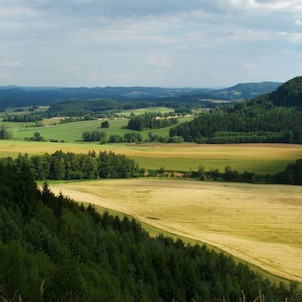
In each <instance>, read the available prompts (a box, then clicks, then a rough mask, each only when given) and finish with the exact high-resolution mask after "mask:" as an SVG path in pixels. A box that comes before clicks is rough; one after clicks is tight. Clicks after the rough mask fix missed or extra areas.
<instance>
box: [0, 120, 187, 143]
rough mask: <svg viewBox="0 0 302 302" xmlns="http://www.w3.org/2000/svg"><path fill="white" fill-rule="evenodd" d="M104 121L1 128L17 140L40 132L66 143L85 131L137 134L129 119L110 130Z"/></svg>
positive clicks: (162, 131)
mask: <svg viewBox="0 0 302 302" xmlns="http://www.w3.org/2000/svg"><path fill="white" fill-rule="evenodd" d="M191 119H193V117H184V118H180V119H179V121H180V122H185V121H189V120H191ZM102 121H103V120H102V119H98V120H91V121H80V122H72V123H65V124H59V123H57V122H58V120H57V119H54V123H57V124H51V120H49V119H47V121H46V124H47V125H45V126H42V127H35V124H34V123H12V122H0V126H1V125H4V126H5V127H7V128H8V129H9V130H11V131H12V132H13V137H14V138H15V139H17V140H23V139H24V138H26V137H33V135H34V133H35V132H39V133H40V135H41V136H43V137H44V138H45V139H47V140H50V139H56V140H58V141H65V142H69V143H72V142H80V141H81V140H82V133H83V132H85V131H103V132H105V133H106V134H107V137H109V136H110V135H113V134H117V135H120V136H123V135H124V134H125V133H127V132H136V131H133V130H129V129H127V128H126V127H127V124H128V119H126V118H121V119H110V120H109V125H110V127H109V128H101V123H102ZM169 129H170V127H167V128H161V129H152V130H144V131H140V132H139V133H140V134H141V135H142V136H143V138H144V139H145V138H147V137H148V133H149V132H152V133H154V134H157V135H159V136H168V135H169Z"/></svg>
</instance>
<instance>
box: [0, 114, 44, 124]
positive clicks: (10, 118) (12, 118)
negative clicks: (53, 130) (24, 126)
mask: <svg viewBox="0 0 302 302" xmlns="http://www.w3.org/2000/svg"><path fill="white" fill-rule="evenodd" d="M45 117H46V113H44V112H39V113H28V114H6V115H5V116H4V118H3V121H6V122H16V123H26V122H37V121H41V120H42V119H43V118H45Z"/></svg>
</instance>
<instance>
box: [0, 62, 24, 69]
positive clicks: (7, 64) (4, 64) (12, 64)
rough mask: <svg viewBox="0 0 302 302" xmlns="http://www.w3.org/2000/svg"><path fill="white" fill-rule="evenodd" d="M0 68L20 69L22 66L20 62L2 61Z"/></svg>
mask: <svg viewBox="0 0 302 302" xmlns="http://www.w3.org/2000/svg"><path fill="white" fill-rule="evenodd" d="M0 66H2V67H7V68H18V67H22V66H23V64H22V62H21V61H12V60H2V61H1V62H0Z"/></svg>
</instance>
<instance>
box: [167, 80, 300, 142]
mask: <svg viewBox="0 0 302 302" xmlns="http://www.w3.org/2000/svg"><path fill="white" fill-rule="evenodd" d="M301 100H302V77H297V78H294V79H292V80H290V81H288V82H286V83H284V84H283V85H281V86H280V87H279V88H278V89H277V90H276V91H275V92H272V93H270V94H265V95H261V96H259V97H257V98H254V99H252V100H250V101H248V102H247V101H245V102H241V103H238V104H236V105H234V106H232V107H228V108H227V107H225V108H221V109H215V110H211V111H210V112H209V113H204V114H201V115H200V116H199V117H197V118H195V119H194V120H193V121H191V122H186V123H182V124H180V125H178V126H176V127H173V128H172V129H170V136H174V135H177V136H182V137H183V138H184V140H185V141H186V142H197V143H214V144H221V143H272V142H273V143H297V144H301V143H302V101H301Z"/></svg>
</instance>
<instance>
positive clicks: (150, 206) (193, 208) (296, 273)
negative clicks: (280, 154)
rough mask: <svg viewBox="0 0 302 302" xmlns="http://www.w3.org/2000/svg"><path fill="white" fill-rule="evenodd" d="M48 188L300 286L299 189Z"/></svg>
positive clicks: (189, 184)
mask: <svg viewBox="0 0 302 302" xmlns="http://www.w3.org/2000/svg"><path fill="white" fill-rule="evenodd" d="M51 188H52V190H53V191H54V192H56V193H58V192H60V191H62V192H63V194H64V195H68V196H70V197H71V198H73V199H75V200H77V201H82V202H90V203H94V204H96V205H100V206H102V207H105V208H108V209H112V210H115V211H118V212H123V213H126V214H130V215H132V216H134V217H136V218H137V219H138V220H140V221H142V222H146V223H148V224H150V225H152V226H155V227H157V228H160V229H162V230H165V231H168V232H170V233H174V234H177V235H180V236H184V237H187V238H191V239H194V240H198V241H200V242H204V243H208V244H211V245H213V246H216V247H218V248H220V249H222V250H224V251H226V252H228V253H230V254H232V255H234V256H236V257H238V258H240V259H242V260H245V261H247V262H249V263H251V264H253V265H256V266H258V267H260V268H262V269H264V270H266V271H268V272H270V273H272V274H274V275H277V276H279V277H282V278H286V279H290V280H296V281H299V282H302V262H301V259H302V221H301V217H302V187H301V186H284V185H251V184H231V183H211V182H198V181H183V180H154V179H131V180H98V181H86V182H67V183H62V182H61V183H54V184H52V185H51Z"/></svg>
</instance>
